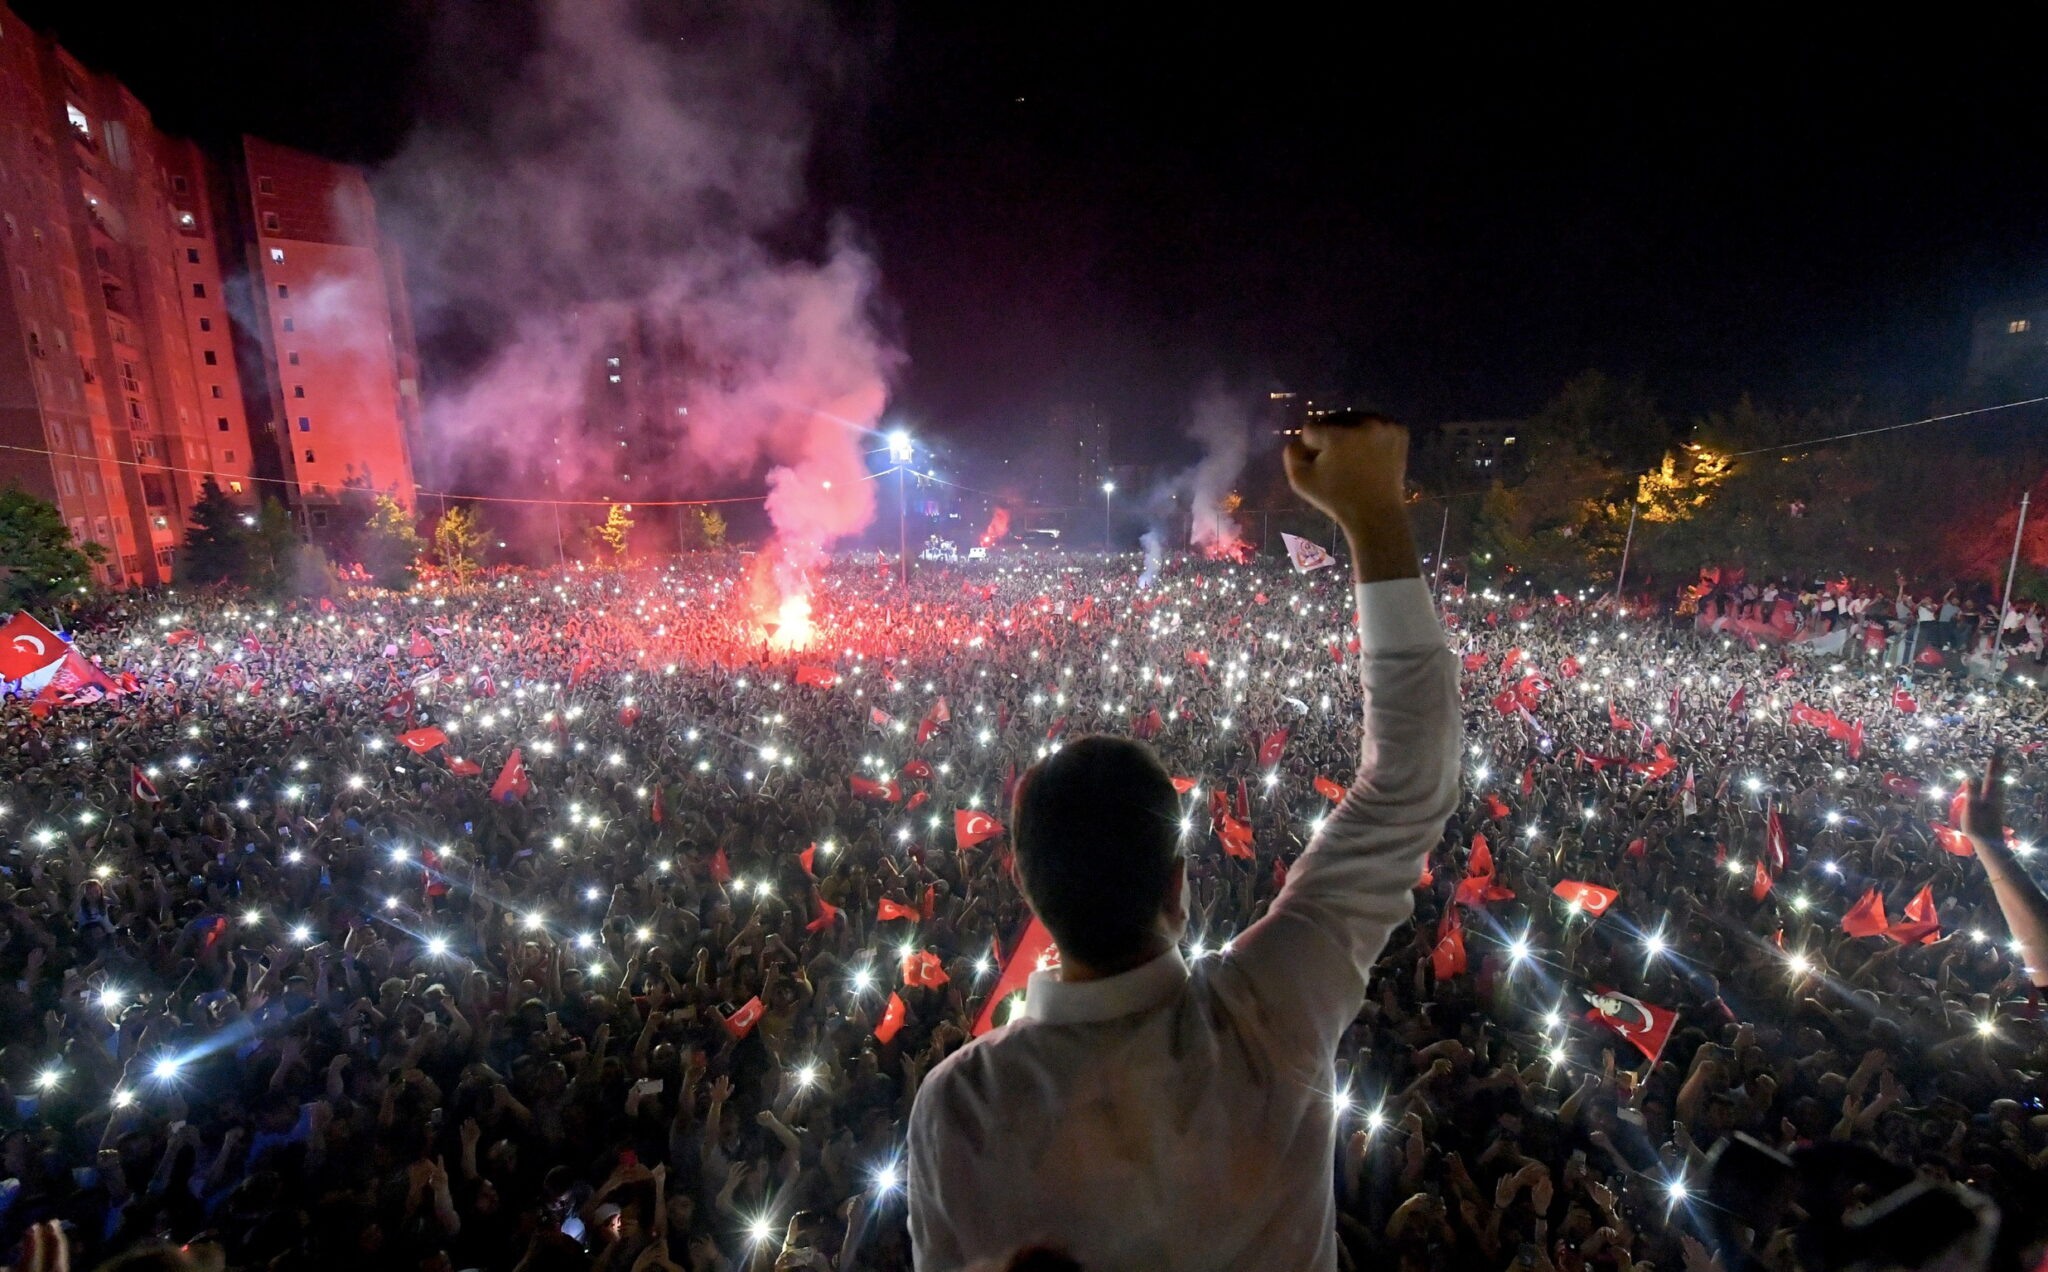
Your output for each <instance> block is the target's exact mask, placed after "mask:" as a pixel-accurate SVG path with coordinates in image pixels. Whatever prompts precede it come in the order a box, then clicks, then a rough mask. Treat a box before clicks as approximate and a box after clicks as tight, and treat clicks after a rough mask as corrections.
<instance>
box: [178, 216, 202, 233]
mask: <svg viewBox="0 0 2048 1272" xmlns="http://www.w3.org/2000/svg"><path fill="white" fill-rule="evenodd" d="M198 224H199V221H198V218H196V217H194V216H193V215H192V214H191V213H190V212H180V213H178V228H179V229H181V230H189V229H191V228H192V227H193V226H195V225H198Z"/></svg>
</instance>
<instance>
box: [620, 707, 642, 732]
mask: <svg viewBox="0 0 2048 1272" xmlns="http://www.w3.org/2000/svg"><path fill="white" fill-rule="evenodd" d="M638 723H640V708H638V707H636V706H633V705H631V704H630V703H629V704H627V705H626V706H623V707H620V708H619V727H620V728H622V729H630V728H632V727H633V726H634V725H636V724H638Z"/></svg>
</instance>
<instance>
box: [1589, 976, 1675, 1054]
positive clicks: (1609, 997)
mask: <svg viewBox="0 0 2048 1272" xmlns="http://www.w3.org/2000/svg"><path fill="white" fill-rule="evenodd" d="M1586 1001H1587V1002H1589V1003H1591V1004H1593V1009H1592V1010H1591V1011H1589V1012H1587V1013H1586V1019H1587V1020H1590V1021H1594V1022H1595V1023H1598V1024H1602V1025H1605V1026H1607V1027H1608V1028H1609V1029H1612V1030H1613V1031H1614V1032H1616V1033H1618V1034H1620V1035H1621V1036H1622V1037H1624V1038H1626V1039H1628V1040H1629V1041H1630V1042H1632V1043H1634V1044H1635V1045H1636V1049H1637V1050H1638V1051H1641V1052H1642V1053H1643V1054H1644V1055H1645V1056H1648V1057H1649V1058H1650V1063H1651V1064H1655V1063H1657V1057H1658V1056H1659V1055H1661V1054H1663V1051H1664V1044H1665V1043H1666V1042H1668V1041H1670V1039H1671V1030H1672V1029H1673V1028H1674V1027H1675V1026H1676V1025H1677V1024H1678V1013H1677V1012H1675V1011H1672V1010H1670V1009H1668V1008H1665V1007H1658V1006H1655V1005H1654V1004H1651V1003H1646V1002H1644V1001H1643V1000H1642V999H1640V998H1637V997H1635V996H1634V995H1631V994H1624V993H1621V992H1620V991H1619V990H1612V989H1606V988H1601V989H1599V991H1598V992H1596V993H1592V994H1587V995H1586Z"/></svg>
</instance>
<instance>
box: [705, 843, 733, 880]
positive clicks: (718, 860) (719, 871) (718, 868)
mask: <svg viewBox="0 0 2048 1272" xmlns="http://www.w3.org/2000/svg"><path fill="white" fill-rule="evenodd" d="M708 868H709V870H710V872H711V878H712V881H713V882H715V883H718V884H720V885H724V884H728V883H731V882H732V860H731V859H730V858H728V857H727V856H726V855H725V845H724V844H720V845H718V851H716V852H714V853H712V854H711V863H710V865H709V867H708Z"/></svg>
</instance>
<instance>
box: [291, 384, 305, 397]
mask: <svg viewBox="0 0 2048 1272" xmlns="http://www.w3.org/2000/svg"><path fill="white" fill-rule="evenodd" d="M292 396H293V397H295V398H300V397H304V396H306V386H305V385H303V384H294V385H293V386H292Z"/></svg>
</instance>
